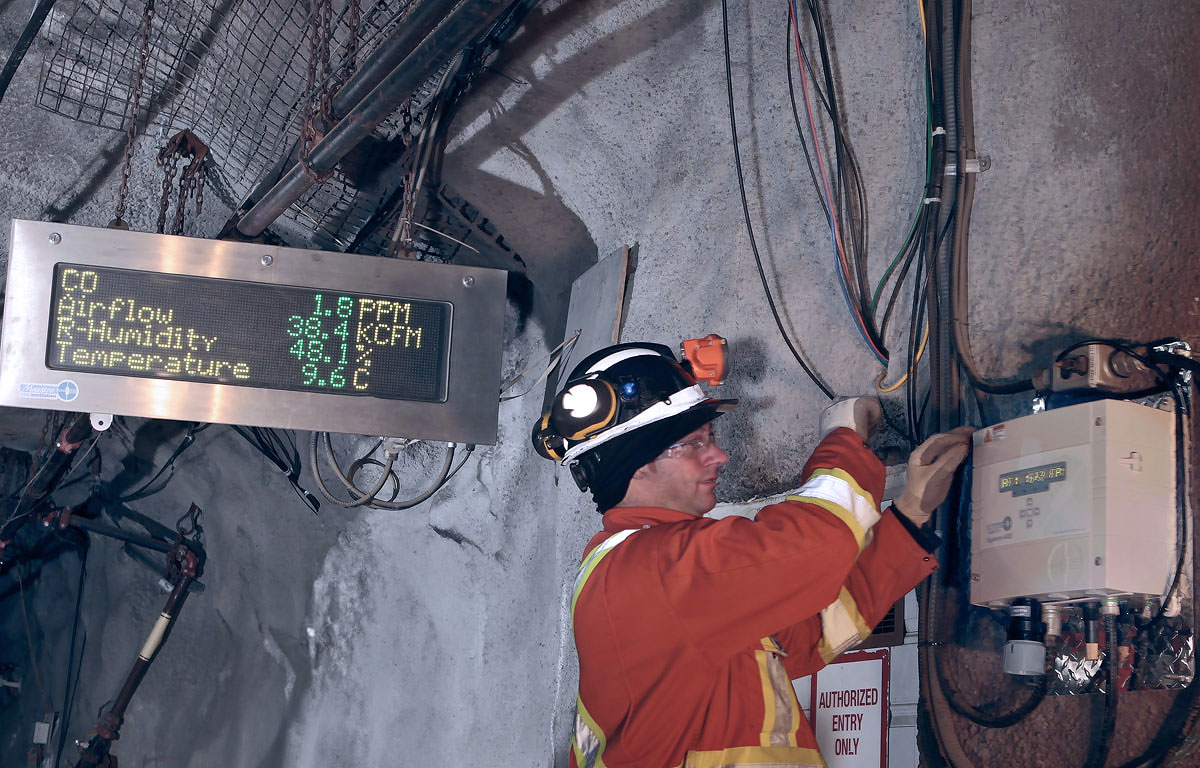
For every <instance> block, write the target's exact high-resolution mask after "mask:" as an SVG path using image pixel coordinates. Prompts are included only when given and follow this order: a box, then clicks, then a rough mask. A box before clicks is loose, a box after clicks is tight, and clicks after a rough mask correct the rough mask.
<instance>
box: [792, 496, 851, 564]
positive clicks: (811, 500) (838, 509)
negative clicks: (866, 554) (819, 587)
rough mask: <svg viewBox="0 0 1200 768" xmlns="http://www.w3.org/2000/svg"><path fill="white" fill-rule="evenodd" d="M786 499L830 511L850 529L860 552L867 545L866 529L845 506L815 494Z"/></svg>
mask: <svg viewBox="0 0 1200 768" xmlns="http://www.w3.org/2000/svg"><path fill="white" fill-rule="evenodd" d="M787 500H788V501H799V502H801V503H802V504H815V505H816V506H818V507H821V508H822V509H824V510H826V511H828V512H831V513H832V514H833V515H834V516H835V517H837V519H839V520H841V521H842V522H843V523H845V524H846V527H847V528H849V529H850V533H852V534H854V541H855V542H856V543H857V544H858V551H859V552H862V551H863V549H864V548H865V547H866V546H867V530H866V529H865V528H863V527H862V524H861V523H859V522H858V518H856V517H855V516H854V515H853V514H851V513H850V512H849V511H848V510H847V509H846V508H845V507H842V506H840V505H839V504H837V503H836V502H832V501H826V500H825V499H821V498H817V497H816V496H788V497H787Z"/></svg>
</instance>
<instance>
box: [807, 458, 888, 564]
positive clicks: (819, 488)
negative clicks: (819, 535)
mask: <svg viewBox="0 0 1200 768" xmlns="http://www.w3.org/2000/svg"><path fill="white" fill-rule="evenodd" d="M787 500H788V501H799V502H802V503H805V504H815V505H817V506H819V507H821V508H822V509H825V510H827V511H829V512H831V513H832V514H833V515H834V516H836V517H837V518H838V519H839V520H841V521H842V522H843V523H845V524H846V527H848V528H849V529H850V532H851V533H852V534H854V540H855V541H856V542H857V543H858V551H859V552H861V551H862V550H863V547H865V546H866V545H867V543H868V541H869V538H868V532H869V531H870V530H871V527H872V526H873V525H875V523H877V522H879V517H880V515H879V507H878V506H877V505H876V504H875V499H874V497H872V496H871V494H869V493H867V492H866V491H864V490H863V489H862V487H861V486H859V484H858V483H857V482H856V481H855V480H854V478H853V477H851V476H850V475H849V474H848V473H846V472H845V471H843V470H840V469H818V470H816V471H815V472H813V474H812V476H811V477H810V478H809V479H808V480H807V481H806V482H805V483H804V485H802V486H801V487H800V489H799V490H798V491H796V493H795V494H793V495H791V496H788V497H787Z"/></svg>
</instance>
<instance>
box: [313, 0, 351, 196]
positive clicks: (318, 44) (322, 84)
mask: <svg viewBox="0 0 1200 768" xmlns="http://www.w3.org/2000/svg"><path fill="white" fill-rule="evenodd" d="M358 3H359V0H347V4H346V5H347V17H346V18H347V27H348V30H347V41H346V51H345V53H344V55H343V57H342V59H343V60H342V70H341V72H339V74H338V76H337V78H336V79H335V78H334V77H333V67H332V65H330V63H329V50H330V43H331V41H332V40H333V1H332V0H311V5H310V6H309V15H308V66H307V67H306V70H305V75H306V84H307V91H306V94H307V96H306V98H305V101H304V112H303V125H302V127H301V129H300V167H301V168H303V169H304V172H305V173H306V174H308V176H309V177H310V178H311V179H312V180H313V181H315V182H317V183H321V182H323V181H325V180H326V179H328V178H329V177H330V176H332V175H333V169H329V170H327V171H325V172H323V173H317V172H316V171H314V170H313V168H312V160H311V158H312V150H313V147H314V146H315V145H316V144H317V142H319V141H320V140H321V138H322V137H323V136H324V132H325V131H327V130H328V129H329V126H330V125H332V124H333V122H334V116H333V96H334V94H335V93H337V91H338V89H339V88H340V87H341V86H342V85H343V84H344V83H345V82H346V81H347V80H349V79H350V77H351V76H353V74H354V72H355V71H356V70H357V69H358V44H359V41H358V38H359V25H360V23H361V11H360V10H359V6H358Z"/></svg>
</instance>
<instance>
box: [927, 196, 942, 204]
mask: <svg viewBox="0 0 1200 768" xmlns="http://www.w3.org/2000/svg"><path fill="white" fill-rule="evenodd" d="M940 202H942V198H940V197H927V198H925V202H924V205H929V204H930V203H940Z"/></svg>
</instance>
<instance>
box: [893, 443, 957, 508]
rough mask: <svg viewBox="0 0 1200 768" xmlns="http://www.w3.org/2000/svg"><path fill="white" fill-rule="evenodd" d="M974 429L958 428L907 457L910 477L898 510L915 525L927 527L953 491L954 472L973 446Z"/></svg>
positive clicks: (906, 481) (920, 447)
mask: <svg viewBox="0 0 1200 768" xmlns="http://www.w3.org/2000/svg"><path fill="white" fill-rule="evenodd" d="M974 431H975V428H974V427H969V426H968V427H956V428H954V429H952V430H950V431H949V432H943V433H941V434H937V435H934V436H933V437H931V438H929V439H928V440H926V441H925V442H923V443H921V444H920V445H918V446H917V447H916V449H915V450H914V451H913V452H912V453H911V454H910V455H909V457H908V477H907V478H906V480H905V482H904V490H903V491H902V492H901V493H900V495H899V496H897V497H896V500H895V507H896V509H897V510H898V511H899V512H900V513H901V514H902V515H904V516H905V517H907V518H908V519H909V520H911V521H912V522H913V523H914V524H916V525H924V524H925V523H926V522H927V521H928V520H929V516H930V515H932V514H933V510H935V509H937V508H938V506H939V505H940V504H941V503H942V502H943V501H945V499H946V494H947V493H949V492H950V483H951V481H952V480H953V479H954V472H955V470H957V469H958V465H959V464H962V462H963V459H965V458H966V457H967V452H968V451H969V450H970V447H971V434H972V433H973V432H974Z"/></svg>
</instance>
